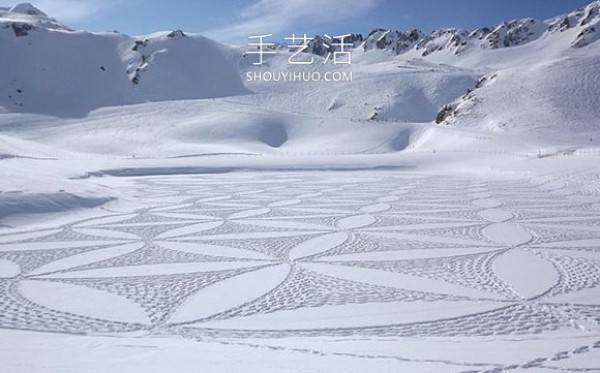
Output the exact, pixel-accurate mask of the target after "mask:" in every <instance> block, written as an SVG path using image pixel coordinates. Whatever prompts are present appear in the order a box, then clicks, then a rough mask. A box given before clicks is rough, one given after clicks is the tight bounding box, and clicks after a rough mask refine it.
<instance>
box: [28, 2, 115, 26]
mask: <svg viewBox="0 0 600 373" xmlns="http://www.w3.org/2000/svg"><path fill="white" fill-rule="evenodd" d="M30 2H31V4H32V5H33V6H35V7H36V8H38V9H39V10H41V11H42V12H44V13H46V14H47V15H49V16H50V17H54V18H56V19H57V20H59V21H61V22H66V23H68V22H79V21H83V20H85V19H87V18H89V17H91V16H93V15H95V14H97V13H101V12H103V11H106V10H107V9H110V8H112V7H113V6H115V5H116V4H117V3H119V0H31V1H30Z"/></svg>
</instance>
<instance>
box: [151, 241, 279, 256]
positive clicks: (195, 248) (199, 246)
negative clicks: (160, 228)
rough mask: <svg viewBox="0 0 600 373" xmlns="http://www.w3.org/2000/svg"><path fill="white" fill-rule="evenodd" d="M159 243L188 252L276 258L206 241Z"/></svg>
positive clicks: (159, 243) (158, 243) (168, 247)
mask: <svg viewBox="0 0 600 373" xmlns="http://www.w3.org/2000/svg"><path fill="white" fill-rule="evenodd" d="M155 243H156V244H157V245H160V246H162V247H166V248H167V249H171V250H178V251H185V252H188V253H194V254H201V255H210V256H223V257H229V258H243V259H254V260H273V259H274V258H272V257H270V256H268V255H265V254H263V253H259V252H256V251H253V250H243V249H238V248H235V247H229V246H220V245H209V244H204V243H201V242H199V243H190V242H177V241H155Z"/></svg>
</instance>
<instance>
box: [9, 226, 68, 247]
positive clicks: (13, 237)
mask: <svg viewBox="0 0 600 373" xmlns="http://www.w3.org/2000/svg"><path fill="white" fill-rule="evenodd" d="M60 231H61V230H60V229H47V230H41V231H34V232H17V233H12V234H5V235H2V236H0V244H1V243H8V242H15V241H22V240H31V239H36V238H41V237H44V236H49V235H51V234H55V233H58V232H60Z"/></svg>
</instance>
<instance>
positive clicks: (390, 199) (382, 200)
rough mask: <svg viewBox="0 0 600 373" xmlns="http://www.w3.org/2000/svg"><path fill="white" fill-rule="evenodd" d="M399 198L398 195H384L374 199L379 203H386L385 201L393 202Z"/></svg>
mask: <svg viewBox="0 0 600 373" xmlns="http://www.w3.org/2000/svg"><path fill="white" fill-rule="evenodd" d="M399 199H400V197H396V196H385V197H380V198H377V199H376V201H377V202H379V203H387V202H394V201H397V200H399Z"/></svg>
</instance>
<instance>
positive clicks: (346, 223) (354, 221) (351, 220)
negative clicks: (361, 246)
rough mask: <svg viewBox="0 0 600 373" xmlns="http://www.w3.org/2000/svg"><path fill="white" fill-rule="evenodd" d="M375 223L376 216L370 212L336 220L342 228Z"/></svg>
mask: <svg viewBox="0 0 600 373" xmlns="http://www.w3.org/2000/svg"><path fill="white" fill-rule="evenodd" d="M373 223H375V218H374V217H373V216H371V215H368V214H363V215H354V216H349V217H347V218H342V219H340V220H338V221H337V222H336V225H337V227H338V228H340V229H357V228H362V227H367V226H369V225H371V224H373Z"/></svg>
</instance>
